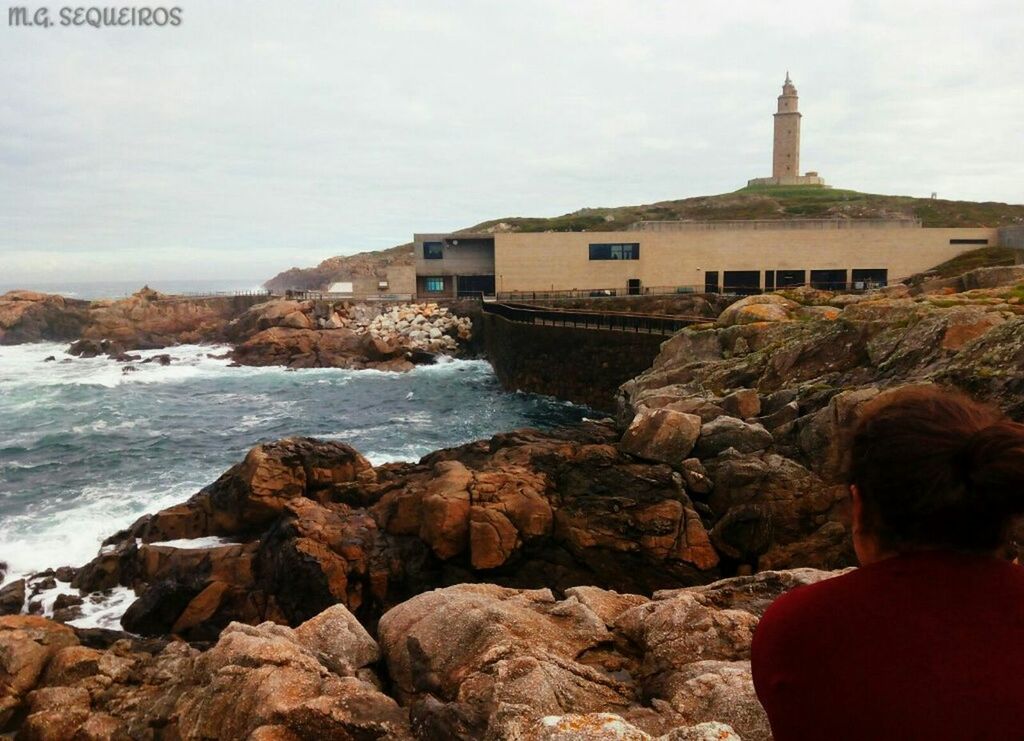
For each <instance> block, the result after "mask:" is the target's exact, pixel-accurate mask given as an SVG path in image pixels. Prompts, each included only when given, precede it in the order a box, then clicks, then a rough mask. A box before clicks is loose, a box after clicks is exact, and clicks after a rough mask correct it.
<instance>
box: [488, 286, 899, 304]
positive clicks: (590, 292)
mask: <svg viewBox="0 0 1024 741" xmlns="http://www.w3.org/2000/svg"><path fill="white" fill-rule="evenodd" d="M899 282H902V281H888V284H889V285H893V284H894V283H899ZM885 285H886V284H885V283H874V282H871V281H849V282H846V283H829V282H817V283H789V284H786V285H780V286H776V287H774V288H760V287H753V286H729V285H725V286H719V287H718V288H716V289H714V290H709V287H708V286H704V285H700V286H693V285H690V286H644V287H643V288H641V289H640V292H639V293H633V292H630V291H629V290H628V289H624V288H574V289H572V290H567V291H506V292H502V293H499V294H498V295H497V300H498V301H504V302H517V301H520V302H521V301H552V300H557V299H579V298H587V299H591V298H592V299H602V298H631V297H639V296H686V295H696V294H716V295H721V296H756V295H759V294H762V293H774V292H775V291H782V290H789V289H795V288H804V287H810V288H814V289H818V290H823V291H835V292H845V293H860V292H863V291H870V290H874V289H877V288H884V287H885Z"/></svg>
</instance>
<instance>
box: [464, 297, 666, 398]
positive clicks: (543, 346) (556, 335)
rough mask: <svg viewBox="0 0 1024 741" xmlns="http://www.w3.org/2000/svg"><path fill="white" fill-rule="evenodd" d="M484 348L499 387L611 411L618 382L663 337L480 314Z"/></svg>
mask: <svg viewBox="0 0 1024 741" xmlns="http://www.w3.org/2000/svg"><path fill="white" fill-rule="evenodd" d="M481 321H482V323H483V328H484V332H483V335H484V348H485V352H486V356H487V359H488V360H489V361H490V362H491V365H492V366H494V372H495V374H496V375H497V377H498V380H499V381H501V384H502V386H504V387H505V388H506V389H508V390H510V391H527V392H530V393H536V394H549V395H551V396H555V397H557V398H559V399H564V400H566V401H571V402H574V403H576V404H586V405H587V406H590V407H593V408H594V409H598V410H601V411H605V412H609V413H613V412H614V411H615V392H616V390H617V389H618V387H619V386H620V385H622V384H623V383H625V382H626V381H628V380H629V379H631V378H633V377H634V376H637V375H639V374H640V373H641V372H643V371H645V370H647V369H648V368H649V367H650V366H651V363H653V362H654V358H655V357H656V356H657V354H658V351H659V350H660V348H661V343H662V342H664V341H665V340H666V339H668V338H667V337H666V336H665V335H661V334H646V333H643V332H638V333H634V332H618V331H611V330H604V329H584V328H574V327H564V326H545V325H540V324H524V323H520V322H513V321H509V320H508V319H505V318H504V317H500V316H497V315H495V314H490V313H487V312H484V313H483V315H482V317H481Z"/></svg>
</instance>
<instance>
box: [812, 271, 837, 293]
mask: <svg viewBox="0 0 1024 741" xmlns="http://www.w3.org/2000/svg"><path fill="white" fill-rule="evenodd" d="M811 288H817V289H818V290H821V291H844V290H846V271H845V270H812V271H811Z"/></svg>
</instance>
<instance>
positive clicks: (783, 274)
mask: <svg viewBox="0 0 1024 741" xmlns="http://www.w3.org/2000/svg"><path fill="white" fill-rule="evenodd" d="M805 283H807V271H806V270H776V271H775V287H776V288H793V287H795V286H802V285H804V284H805Z"/></svg>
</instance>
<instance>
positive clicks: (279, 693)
mask: <svg viewBox="0 0 1024 741" xmlns="http://www.w3.org/2000/svg"><path fill="white" fill-rule="evenodd" d="M830 575H831V574H829V573H828V572H820V571H814V570H809V569H803V570H796V571H788V572H787V571H783V572H764V573H761V574H757V575H755V576H750V577H740V578H735V579H727V580H724V581H720V582H716V583H714V584H711V585H708V586H704V587H695V588H690V589H681V590H673V591H665V592H658V593H655V594H654V596H653V597H652V598H648V597H644V596H641V595H636V594H620V593H617V592H612V591H607V590H603V589H598V588H595V587H579V588H575V589H569V590H567V591H566V592H565V594H564V596H563V597H561V598H558V597H556V596H554V594H553V593H552V592H551V591H550V590H548V589H536V590H520V589H509V588H505V587H499V586H496V585H491V584H461V585H457V586H452V587H448V588H445V589H439V590H435V591H432V592H428V593H425V594H422V595H420V596H418V597H415V598H413V599H411V600H409V601H408V602H404V603H402V604H400V605H398V606H396V607H395V608H393V609H392V610H390V611H389V612H387V613H386V614H385V615H384V616H383V618H382V619H381V621H380V629H379V635H378V638H377V639H376V640H375V639H374V638H373V637H372V636H371V635H370V634H369V633H368V632H367V631H366V630H365V629H364V628H363V627H362V626H361V625H360V623H359V622H358V621H357V620H356V619H355V617H354V616H353V615H352V614H351V613H350V612H349V611H348V610H347V609H346V608H345V607H344V606H342V605H335V606H332V607H329V608H327V609H325V610H324V611H322V612H320V613H319V614H318V615H315V616H313V617H312V618H310V619H309V620H307V621H305V622H303V623H302V624H301V625H299V626H297V627H296V628H294V629H293V628H288V627H285V626H282V625H277V624H274V623H269V622H268V623H263V624H261V625H256V626H251V625H245V624H241V623H231V624H229V625H227V626H226V627H225V628H224V630H223V631H221V633H220V635H219V636H218V637H217V639H216V641H215V642H214V643H213V644H211V645H209V646H208V647H202V646H200V647H196V646H189V645H188V644H186V643H183V642H173V641H172V642H167V641H150V642H144V641H140V640H137V639H132V638H130V637H117V636H112V638H117V640H113V641H112V642H111V641H110V640H105V641H100V642H97V641H96V640H95V637H94V636H91V635H90V634H89V632H88V631H78V632H77V633H76V631H74V630H72V629H71V628H68V627H66V626H63V625H61V624H59V623H55V622H52V621H50V620H47V619H44V618H40V617H35V616H26V615H19V616H9V617H3V618H0V727H6V728H7V729H16V730H17V734H18V736H17V737H18V738H25V739H122V738H143V739H171V738H180V739H212V738H238V739H245V738H248V739H252V740H254V741H261V740H262V741H266V740H269V739H274V740H275V741H277V740H282V739H283V740H287V741H292V740H295V739H300V740H304V739H395V740H398V741H400V740H401V739H423V740H424V741H428V740H429V741H433V740H434V739H492V740H493V741H513V740H516V739H536V740H537V741H541V740H545V741H555V740H567V739H594V740H595V741H602V740H606V741H611V740H612V739H636V740H637V741H641V740H652V739H658V740H659V741H683V740H686V739H691V740H700V739H716V740H717V741H728V740H729V739H739V738H743V739H747V741H766V740H767V739H769V738H770V733H769V729H768V724H767V719H766V718H765V716H764V713H763V712H762V710H761V708H760V706H759V705H758V703H757V699H756V697H755V695H754V691H753V685H752V682H751V678H750V665H749V658H750V641H751V635H752V632H753V629H754V628H755V627H756V624H757V620H758V618H759V617H760V616H761V615H762V614H763V612H764V609H765V608H766V607H767V605H768V604H770V603H771V601H772V600H773V599H774V598H775V597H777V596H778V595H779V594H781V593H782V592H784V591H786V590H787V589H790V588H793V587H795V586H798V585H800V584H808V583H813V582H815V581H818V580H820V579H823V578H828V577H829V576H830Z"/></svg>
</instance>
